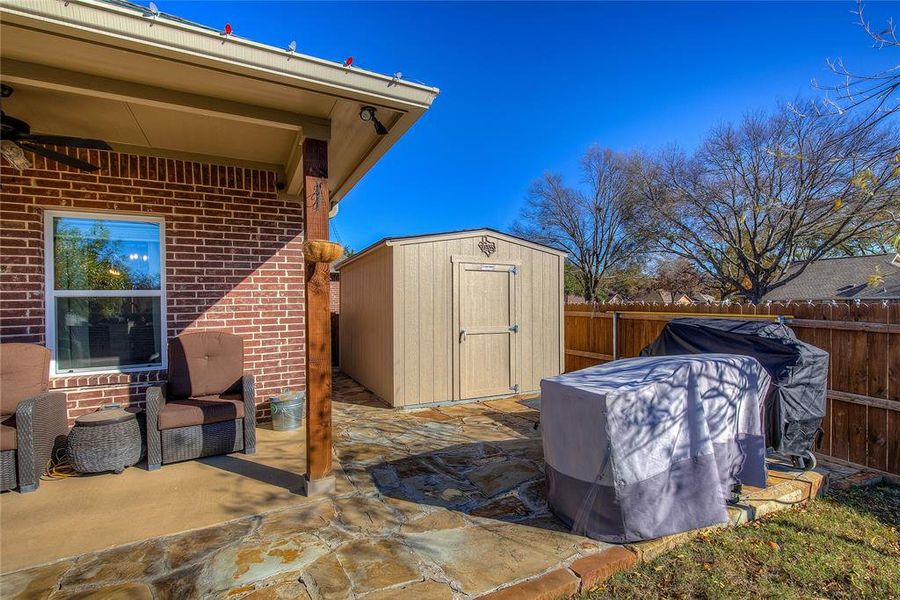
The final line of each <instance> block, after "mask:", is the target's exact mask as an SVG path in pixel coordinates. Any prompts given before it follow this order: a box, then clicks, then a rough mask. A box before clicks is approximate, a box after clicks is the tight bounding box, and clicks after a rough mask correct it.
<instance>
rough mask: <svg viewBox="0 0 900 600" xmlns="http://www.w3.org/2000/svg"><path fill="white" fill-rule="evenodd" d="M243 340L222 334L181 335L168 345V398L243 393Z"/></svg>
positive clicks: (210, 332) (216, 332)
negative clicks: (241, 386)
mask: <svg viewBox="0 0 900 600" xmlns="http://www.w3.org/2000/svg"><path fill="white" fill-rule="evenodd" d="M243 374H244V340H243V339H242V338H241V337H240V336H238V335H234V334H231V333H225V332H222V331H201V332H198V333H187V334H182V335H179V336H178V337H176V338H175V339H173V340H172V341H171V342H170V343H169V377H168V395H169V397H170V398H175V399H181V398H197V397H199V396H210V395H217V394H224V393H228V392H237V391H240V385H241V376H242V375H243Z"/></svg>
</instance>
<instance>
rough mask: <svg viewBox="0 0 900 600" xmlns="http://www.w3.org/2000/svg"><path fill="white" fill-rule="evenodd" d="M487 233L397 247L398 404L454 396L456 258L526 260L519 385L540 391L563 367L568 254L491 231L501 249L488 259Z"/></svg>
mask: <svg viewBox="0 0 900 600" xmlns="http://www.w3.org/2000/svg"><path fill="white" fill-rule="evenodd" d="M481 237H482V234H473V235H472V236H471V237H466V238H457V239H449V240H432V239H429V238H423V239H420V240H417V241H415V242H413V243H404V244H400V245H396V246H393V251H394V268H395V270H396V271H395V273H396V278H395V284H394V300H395V321H394V322H395V331H394V340H395V342H394V343H395V347H396V348H398V356H397V357H395V361H394V365H395V368H396V373H395V385H394V405H395V406H404V405H407V406H408V405H415V404H422V403H429V402H441V401H447V400H452V399H453V393H454V392H453V351H454V343H455V339H456V338H455V332H454V331H452V329H453V324H452V314H453V306H452V292H453V288H452V285H453V284H452V280H453V275H452V273H453V264H452V262H451V257H453V256H466V257H473V258H478V259H479V260H484V262H491V261H503V260H512V261H518V262H519V263H520V265H521V268H520V271H519V275H517V279H518V283H517V285H518V289H519V293H518V294H517V295H516V297H517V307H516V309H517V310H516V313H517V315H519V318H518V323H519V326H520V333H518V334H517V335H516V349H517V354H518V383H519V385H520V389H521V390H522V391H523V392H526V391H535V390H537V389H538V388H539V387H540V380H541V379H542V378H543V377H547V376H550V375H556V374H558V373H560V372H561V369H562V365H561V362H560V361H561V359H560V356H561V354H560V343H561V338H560V329H561V328H560V318H561V317H560V310H561V304H560V303H561V301H562V295H561V292H560V287H559V286H560V278H559V277H560V275H559V274H560V270H561V267H560V265H561V261H562V260H563V259H562V258H561V257H560V256H559V255H557V254H553V253H549V252H542V251H540V250H537V249H534V248H530V247H528V246H525V245H521V244H517V243H515V242H514V241H512V240H510V239H508V238H499V237H494V236H491V235H488V236H487V237H488V239H489V240H490V241H492V242H494V243H495V244H496V245H497V250H496V252H495V253H494V254H493V255H492V256H491V257H490V258H486V257H485V256H484V255H483V254H482V253H481V251H480V250H479V248H478V242H479V240H480V239H481ZM348 270H349V269H348ZM342 276H343V275H342ZM342 318H343V317H342ZM342 330H343V329H342ZM363 383H365V382H363ZM376 391H377V390H376Z"/></svg>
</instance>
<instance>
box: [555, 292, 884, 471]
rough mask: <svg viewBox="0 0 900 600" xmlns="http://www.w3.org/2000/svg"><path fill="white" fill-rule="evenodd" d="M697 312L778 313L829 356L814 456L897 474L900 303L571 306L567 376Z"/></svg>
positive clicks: (631, 352) (624, 352)
mask: <svg viewBox="0 0 900 600" xmlns="http://www.w3.org/2000/svg"><path fill="white" fill-rule="evenodd" d="M614 313H615V314H614ZM699 314H704V315H710V316H723V317H729V316H731V317H737V318H744V317H751V318H765V316H773V318H777V316H779V315H780V316H783V317H784V319H785V323H786V324H787V325H789V326H790V327H791V329H793V330H794V332H795V333H796V334H797V337H798V338H800V339H801V340H803V341H805V342H808V343H810V344H813V345H814V346H818V347H819V348H822V349H823V350H826V351H827V352H828V354H829V356H830V357H831V358H830V364H829V369H828V388H829V390H828V407H827V414H826V416H825V419H824V421H823V422H822V429H823V430H824V432H825V434H824V435H823V436H822V439H821V441H820V443H819V444H818V446H817V447H816V448H815V450H816V452H818V453H820V454H823V455H827V456H829V457H831V458H832V459H834V460H835V461H836V462H845V463H853V464H854V465H861V466H866V467H868V468H871V469H875V470H878V471H882V472H884V473H890V474H893V475H900V302H875V303H869V304H867V303H860V304H856V303H819V304H809V303H805V304H803V303H797V304H795V303H772V304H766V305H741V304H728V305H718V304H704V305H690V306H678V305H647V304H643V305H641V304H568V305H566V311H565V320H566V328H565V332H566V334H565V335H566V365H565V368H566V371H567V372H568V371H575V370H578V369H583V368H585V367H589V366H591V365H596V364H600V363H603V362H607V361H610V360H613V356H614V355H615V356H616V357H617V358H628V357H633V356H637V355H638V354H639V353H640V351H641V350H642V349H643V348H644V347H645V346H647V344H649V343H650V342H652V341H653V340H654V339H656V337H657V336H658V335H659V333H660V331H662V328H663V326H664V325H665V324H666V322H668V321H669V320H671V319H673V318H677V317H679V316H691V315H693V316H698V315H699ZM613 321H615V322H616V326H615V328H614V327H613ZM614 341H615V345H614Z"/></svg>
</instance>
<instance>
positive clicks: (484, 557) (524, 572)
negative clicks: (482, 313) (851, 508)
mask: <svg viewBox="0 0 900 600" xmlns="http://www.w3.org/2000/svg"><path fill="white" fill-rule="evenodd" d="M349 398H352V399H353V401H352V402H350V401H348V399H349ZM502 410H505V411H506V412H502V413H501V411H502ZM334 412H335V417H334V419H335V448H334V450H335V459H336V460H335V464H336V465H337V466H338V469H337V472H336V475H337V485H336V491H335V493H334V494H332V495H331V496H329V497H325V498H312V499H310V498H306V497H304V496H301V495H299V494H298V493H297V492H296V490H297V489H298V487H299V486H301V485H302V483H301V480H302V473H303V467H304V465H303V456H302V448H303V444H302V435H301V434H284V433H276V432H273V431H271V430H261V431H260V435H259V441H258V452H257V454H256V455H254V456H250V457H244V456H242V455H234V456H229V457H217V458H215V459H208V460H204V461H191V462H187V463H182V464H178V465H168V466H164V467H163V468H162V469H161V470H160V471H157V472H154V473H148V472H146V471H144V470H142V469H140V468H133V469H129V470H127V471H126V472H125V473H123V474H122V475H100V476H93V477H77V478H71V479H66V480H61V481H51V482H47V483H46V484H45V485H44V486H42V488H41V489H40V490H39V491H38V492H37V493H35V494H30V495H18V494H5V495H3V497H2V498H0V512H2V515H0V524H2V527H3V532H2V533H3V540H2V548H3V564H2V565H0V570H2V573H3V574H2V575H0V596H2V597H3V598H4V599H5V598H51V599H54V600H55V599H58V598H76V597H77V598H89V597H97V598H100V597H103V598H109V597H121V598H143V597H151V595H152V597H155V598H218V597H227V598H242V599H250V600H264V599H279V598H300V599H304V598H364V599H374V600H377V599H378V598H401V599H402V598H411V599H412V598H414V599H428V598H436V599H437V598H440V599H451V598H452V599H460V598H472V597H478V596H480V595H484V594H493V593H497V595H496V596H495V597H498V598H503V597H516V598H544V597H552V596H553V595H554V594H557V593H569V592H571V591H573V590H578V589H581V588H585V587H589V586H591V585H594V584H596V583H599V582H600V581H602V580H604V579H605V578H606V577H608V576H609V575H610V574H611V573H612V572H614V571H615V570H617V569H621V568H627V567H629V566H630V565H631V564H633V563H634V562H635V561H636V560H640V559H649V558H651V557H652V556H656V555H658V554H659V553H661V552H664V551H665V550H666V549H668V548H670V547H672V546H674V545H676V544H677V543H680V542H682V541H685V540H687V539H690V538H691V537H693V536H694V535H696V532H688V533H685V534H681V535H679V536H670V537H669V538H663V539H661V540H653V541H650V542H644V543H642V544H633V545H629V546H626V547H623V546H614V545H610V544H604V543H602V542H597V541H594V540H590V539H587V538H584V537H581V536H577V535H573V534H571V533H569V532H568V531H567V529H566V527H565V526H564V525H563V523H561V522H560V521H559V520H558V519H556V518H555V517H554V516H553V515H552V514H551V513H550V511H549V510H548V507H547V501H546V497H545V495H544V493H543V488H544V476H543V472H542V468H543V461H542V453H541V443H540V438H539V433H538V432H536V431H535V430H534V429H533V427H532V423H533V422H534V420H535V419H536V418H537V411H536V406H535V403H534V402H533V401H531V400H529V401H527V402H526V401H522V400H516V399H512V400H504V401H494V402H489V403H484V404H467V405H461V406H447V407H438V408H432V409H426V410H420V411H397V410H392V409H388V408H386V407H384V406H382V405H380V404H379V403H378V401H377V398H375V397H374V396H372V395H371V394H369V393H368V392H366V391H365V390H364V389H362V388H361V387H360V386H358V385H357V384H355V383H354V382H353V381H351V380H349V379H347V378H345V377H340V376H339V377H336V378H335V411H334ZM497 415H505V417H498V416H497ZM511 415H514V416H517V417H520V416H522V417H528V418H515V419H511V418H507V417H509V416H511ZM823 479H824V478H823V476H822V475H821V474H817V473H800V472H798V471H794V470H790V469H784V468H782V467H777V468H775V469H773V471H772V477H771V483H772V485H771V486H770V487H768V488H767V489H765V490H749V494H748V496H747V498H746V499H745V500H746V501H745V502H744V503H742V504H740V505H738V506H736V507H733V508H732V510H731V511H730V514H731V515H732V523H733V524H739V523H742V522H745V521H747V520H750V519H753V518H757V517H758V516H759V515H760V514H763V513H764V512H767V511H771V510H781V509H783V508H786V507H789V506H792V505H795V504H797V503H801V502H804V501H806V500H807V499H808V498H810V497H811V496H814V495H815V494H816V493H817V491H818V490H819V489H820V487H821V486H822V484H823ZM38 515H39V516H38ZM60 532H64V533H65V534H64V535H61V534H60Z"/></svg>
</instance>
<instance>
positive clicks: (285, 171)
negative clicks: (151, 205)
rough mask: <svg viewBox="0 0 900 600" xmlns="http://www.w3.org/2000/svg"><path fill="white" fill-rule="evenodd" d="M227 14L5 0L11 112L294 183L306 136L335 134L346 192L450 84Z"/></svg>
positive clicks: (332, 154) (118, 143)
mask: <svg viewBox="0 0 900 600" xmlns="http://www.w3.org/2000/svg"><path fill="white" fill-rule="evenodd" d="M169 4H171V5H173V6H174V7H175V9H176V10H177V3H174V4H173V3H169ZM216 25H217V26H218V27H219V28H212V27H207V26H203V25H198V24H196V23H191V22H189V21H186V20H184V19H180V18H178V17H176V16H173V15H169V14H166V13H159V14H158V15H152V14H150V13H148V10H147V8H146V7H144V6H140V5H138V4H134V3H131V2H126V1H122V0H115V1H102V0H68V1H66V2H61V1H46V2H34V1H33V0H3V2H2V5H0V59H2V63H3V82H4V83H7V84H10V85H12V87H13V88H14V90H15V93H14V94H13V95H12V96H10V97H9V98H4V99H3V111H4V112H5V113H6V114H8V115H12V116H15V117H17V118H19V119H22V120H25V121H26V122H28V123H30V124H31V126H32V128H33V130H34V131H35V132H36V133H52V134H59V135H72V136H79V137H91V138H100V139H104V140H106V141H107V142H109V143H110V144H111V145H112V146H113V147H114V148H115V149H116V150H119V151H122V152H128V153H132V154H147V155H151V156H162V157H166V158H180V159H185V160H192V161H196V162H201V163H211V164H224V165H229V164H232V165H238V166H246V167H248V168H257V169H265V170H271V171H275V172H276V173H278V176H279V180H280V181H281V182H282V183H283V184H284V189H285V192H286V193H288V194H293V195H296V194H299V192H300V188H302V183H303V174H302V163H303V161H302V160H301V154H302V152H301V150H300V142H301V141H302V140H303V139H304V138H313V139H319V140H331V143H330V145H329V149H328V159H329V165H328V179H329V188H330V191H331V200H332V201H333V202H336V201H338V200H340V199H341V198H342V197H343V196H344V195H345V194H346V193H347V191H348V190H349V189H350V188H351V187H352V186H353V185H354V184H355V183H356V182H357V181H358V180H359V179H360V177H362V175H363V174H364V173H365V172H366V171H368V169H369V168H371V167H372V165H374V164H375V162H376V161H377V160H378V159H379V158H380V157H381V156H382V155H383V154H384V153H385V152H386V151H387V150H388V148H390V147H391V146H392V145H393V144H394V143H396V142H397V140H398V139H399V138H400V137H401V136H402V135H403V133H404V132H406V131H407V130H408V129H409V128H410V126H412V124H413V123H414V122H415V121H416V120H417V119H418V118H419V117H421V116H422V115H423V114H424V113H425V111H426V110H427V109H428V107H429V106H430V105H431V102H432V101H433V100H434V98H435V97H436V96H437V94H438V89H437V88H433V87H429V86H426V85H421V84H418V83H414V82H410V81H407V80H404V79H395V78H392V77H391V76H388V75H381V74H378V73H373V72H370V71H366V70H364V69H360V68H357V67H356V66H350V67H344V66H343V64H342V63H340V62H334V61H329V60H323V59H320V58H315V57H312V56H308V55H305V54H302V53H300V52H290V51H288V50H287V45H288V42H289V41H290V40H285V47H282V48H278V47H274V46H269V45H266V44H261V43H258V42H254V41H251V40H248V39H246V38H242V37H240V35H239V34H240V32H241V23H239V22H236V23H233V26H234V28H233V33H231V34H229V35H224V31H223V30H222V28H224V26H225V23H221V24H216ZM300 36H302V29H301V30H300V31H299V33H298V37H300ZM299 42H300V44H301V46H302V44H303V40H302V37H300V39H299ZM339 58H340V59H343V58H344V57H339ZM363 106H373V107H375V108H376V109H377V116H378V118H379V120H380V121H381V122H383V123H384V125H385V126H386V127H387V128H388V129H389V133H388V134H387V135H383V136H379V135H377V134H376V132H375V130H374V127H373V125H372V123H366V122H363V121H362V120H361V119H360V118H359V112H360V109H361V108H362V107H363ZM60 107H65V110H61V109H60Z"/></svg>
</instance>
